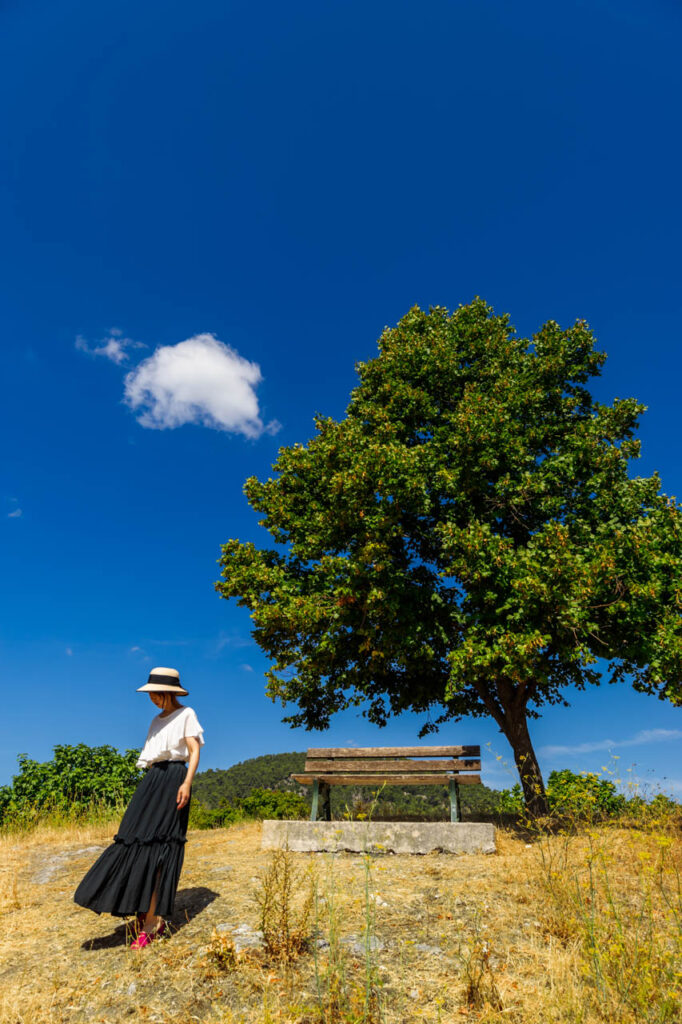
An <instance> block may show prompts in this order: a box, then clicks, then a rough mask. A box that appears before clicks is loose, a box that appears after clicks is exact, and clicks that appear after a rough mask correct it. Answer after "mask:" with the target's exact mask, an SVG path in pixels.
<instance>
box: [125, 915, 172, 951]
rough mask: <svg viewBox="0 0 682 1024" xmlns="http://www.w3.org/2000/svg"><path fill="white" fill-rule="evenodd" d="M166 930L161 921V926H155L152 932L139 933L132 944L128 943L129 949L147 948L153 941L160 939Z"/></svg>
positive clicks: (164, 923) (164, 924)
mask: <svg viewBox="0 0 682 1024" xmlns="http://www.w3.org/2000/svg"><path fill="white" fill-rule="evenodd" d="M165 930H166V922H165V921H162V922H161V924H159V925H157V926H156V928H155V929H154V931H153V932H140V934H139V935H138V936H137V938H136V939H135V941H134V942H131V943H130V948H131V949H144V948H145V946H149V945H150V944H151V943H152V942H153V941H154V939H160V938H161V936H162V935H163V933H164V932H165Z"/></svg>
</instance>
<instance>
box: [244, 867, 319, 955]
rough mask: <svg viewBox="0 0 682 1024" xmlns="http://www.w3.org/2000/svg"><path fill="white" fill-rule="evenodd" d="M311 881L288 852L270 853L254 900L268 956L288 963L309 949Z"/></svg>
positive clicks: (312, 885)
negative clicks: (268, 861)
mask: <svg viewBox="0 0 682 1024" xmlns="http://www.w3.org/2000/svg"><path fill="white" fill-rule="evenodd" d="M313 893H314V880H313V877H312V875H311V873H310V872H304V871H303V870H301V869H300V868H298V867H297V866H296V864H295V862H294V858H293V855H292V852H291V850H289V849H288V848H284V849H282V850H273V852H272V854H271V856H270V863H269V865H268V867H267V868H266V869H265V871H264V872H263V873H262V875H261V876H260V888H259V889H258V890H257V891H256V892H255V893H254V899H255V901H256V903H257V905H258V908H259V911H260V918H259V927H260V930H261V931H262V933H263V941H264V943H265V950H266V953H267V955H268V956H269V957H270V958H272V959H273V960H278V961H282V962H291V961H293V960H295V959H296V957H298V956H299V955H300V954H301V953H302V952H303V950H305V949H306V948H307V946H308V943H309V940H310V918H311V913H312V908H313V900H314V895H313Z"/></svg>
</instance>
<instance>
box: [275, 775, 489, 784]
mask: <svg viewBox="0 0 682 1024" xmlns="http://www.w3.org/2000/svg"><path fill="white" fill-rule="evenodd" d="M291 778H292V779H295V780H296V782H302V783H305V784H306V785H309V784H310V783H311V782H314V781H315V779H317V781H318V782H326V783H327V785H329V786H375V785H376V784H377V782H385V783H386V785H387V786H403V785H404V786H408V785H409V786H429V785H432V784H433V785H435V784H436V783H437V784H439V785H446V784H447V783H448V782H450V780H451V779H454V780H455V782H457V783H458V784H459V785H460V786H466V785H473V784H474V783H480V781H481V776H480V775H459V774H457V773H455V772H452V773H451V774H449V775H446V774H445V773H442V772H441V773H440V774H434V775H417V774H414V775H399V774H395V775H391V774H390V772H384V773H383V774H381V775H379V774H378V773H377V774H376V775H358V774H357V773H353V772H339V773H338V774H337V775H329V774H327V773H326V772H321V773H320V774H319V775H318V774H315V775H292V776H291Z"/></svg>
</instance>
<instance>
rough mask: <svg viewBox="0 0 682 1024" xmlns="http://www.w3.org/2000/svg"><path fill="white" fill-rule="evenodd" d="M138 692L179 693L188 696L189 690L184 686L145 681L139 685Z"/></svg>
mask: <svg viewBox="0 0 682 1024" xmlns="http://www.w3.org/2000/svg"><path fill="white" fill-rule="evenodd" d="M137 692H138V693H177V694H180V695H181V696H183V697H186V696H187V694H188V693H189V690H183V688H182V686H168V684H167V683H145V684H144V686H138V688H137Z"/></svg>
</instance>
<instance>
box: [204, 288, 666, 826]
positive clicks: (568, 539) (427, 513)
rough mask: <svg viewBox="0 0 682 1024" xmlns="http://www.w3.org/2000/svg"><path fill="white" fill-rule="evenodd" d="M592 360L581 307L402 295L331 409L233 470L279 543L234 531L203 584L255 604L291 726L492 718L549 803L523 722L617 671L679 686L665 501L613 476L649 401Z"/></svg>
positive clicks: (535, 803)
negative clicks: (301, 437)
mask: <svg viewBox="0 0 682 1024" xmlns="http://www.w3.org/2000/svg"><path fill="white" fill-rule="evenodd" d="M604 360H605V356H604V354H603V353H600V352H598V351H596V349H595V344H594V338H593V336H592V333H591V331H590V329H589V328H588V326H587V324H585V323H584V322H582V321H578V322H577V323H576V324H575V325H574V326H573V327H571V328H569V329H567V330H562V329H561V328H560V327H559V325H558V324H557V323H555V322H554V321H549V322H548V323H546V324H545V325H544V326H543V327H542V328H541V329H540V330H539V331H538V333H537V334H536V335H534V336H533V338H532V339H531V340H528V339H524V338H519V337H517V335H516V333H515V332H514V330H513V328H512V327H510V324H509V318H508V316H506V315H503V316H498V315H495V314H494V312H493V310H492V309H491V308H490V307H489V306H487V305H486V304H485V303H484V302H483V301H482V300H480V299H477V300H475V301H474V302H472V303H471V304H470V305H467V306H460V307H459V308H458V309H457V310H456V311H455V312H454V313H452V314H449V313H448V312H447V310H445V309H442V308H433V309H431V310H430V311H429V312H424V311H422V310H421V309H419V308H417V307H415V308H413V309H412V310H410V312H409V313H408V314H407V315H406V316H405V317H404V318H403V319H402V320H401V321H400V323H399V324H398V325H397V327H395V328H393V329H389V328H387V329H386V330H385V331H384V333H383V335H382V337H381V338H380V341H379V355H378V357H377V358H375V359H372V360H370V361H369V362H367V363H361V364H359V366H358V372H359V377H360V383H359V386H358V387H357V388H356V389H355V390H354V391H353V393H352V395H351V400H350V404H349V406H348V409H347V414H346V416H345V418H344V419H342V420H341V421H338V422H337V421H335V420H333V419H330V418H327V417H322V416H318V417H317V418H316V427H317V432H316V435H315V436H314V437H313V439H312V440H311V441H310V442H309V443H308V444H306V445H303V444H295V445H293V446H291V447H286V448H282V449H281V450H280V452H279V455H278V458H277V461H276V463H275V465H274V467H273V468H274V470H275V471H276V475H275V476H274V477H273V478H272V479H269V480H267V481H265V482H261V481H259V480H257V479H256V478H250V479H249V480H248V481H247V483H246V485H245V491H246V495H247V497H248V500H249V502H250V503H251V505H252V506H253V508H254V509H255V510H257V511H258V512H259V513H260V514H261V516H262V518H261V520H260V522H261V525H263V526H264V527H265V528H266V529H267V530H268V531H269V532H270V534H271V535H272V537H273V539H274V541H275V542H276V544H277V545H279V548H275V547H269V548H264V549H259V548H257V547H256V546H254V545H253V544H252V543H240V541H238V540H230V541H229V542H228V543H227V544H225V545H224V546H223V548H222V558H221V566H222V577H223V578H222V580H221V581H219V582H218V583H217V584H216V588H217V589H218V591H219V593H220V594H221V595H222V596H223V597H225V598H236V599H237V600H238V602H239V603H240V604H241V605H245V606H246V607H247V608H249V610H250V612H251V616H252V618H253V621H254V630H253V636H254V638H255V639H256V641H257V642H258V643H259V645H260V646H261V648H262V649H263V650H264V651H265V652H266V653H267V654H268V655H269V657H270V659H271V668H270V671H269V673H268V688H267V692H268V694H269V695H270V697H271V698H273V699H275V700H276V699H279V700H281V701H282V703H283V704H285V703H293V704H295V705H297V706H298V711H297V712H296V713H295V714H292V715H290V716H289V717H288V718H286V719H285V721H288V722H290V723H291V724H292V725H303V726H305V727H306V728H324V727H326V726H327V725H328V724H329V720H330V717H331V715H332V714H333V713H334V712H336V711H339V710H341V709H343V708H347V707H350V706H359V707H362V709H363V713H364V714H366V715H367V717H368V718H369V719H370V720H371V721H372V722H375V723H377V724H378V725H384V724H385V723H386V722H387V720H388V718H389V716H391V715H397V714H399V713H400V712H402V711H406V710H410V711H415V712H424V713H425V714H426V715H427V719H426V721H425V724H424V726H423V728H422V730H421V733H420V735H425V734H427V733H429V732H431V731H434V730H436V729H437V728H438V727H439V726H441V725H442V724H443V723H445V722H448V721H450V720H459V719H461V718H462V717H463V716H467V715H490V716H492V718H493V719H494V720H495V722H496V723H497V725H498V726H499V728H500V730H501V731H502V732H503V733H504V735H505V736H506V737H507V739H508V740H509V743H510V744H511V747H512V749H513V752H514V757H515V761H516V765H517V767H518V770H519V775H520V778H521V783H522V786H523V790H524V798H525V801H526V804H527V806H528V808H529V810H530V811H531V812H533V813H543V812H545V811H546V809H547V801H546V796H545V792H544V785H543V780H542V776H541V773H540V769H539V766H538V763H537V759H536V756H535V753H534V750H533V746H532V743H531V739H530V735H529V730H528V719H529V718H534V717H537V716H538V714H539V711H540V709H541V708H542V707H543V706H544V705H546V704H557V703H566V701H565V697H564V691H565V688H566V687H568V686H569V685H574V686H576V687H578V688H584V687H585V686H586V685H587V684H597V683H599V682H600V681H601V680H602V678H606V679H607V680H608V681H609V682H616V681H619V680H622V679H623V678H624V677H626V676H627V675H630V676H631V677H632V680H633V683H634V685H635V686H636V687H637V688H639V689H640V690H643V691H646V692H650V693H656V694H657V695H658V696H659V697H661V698H662V699H663V698H667V699H670V700H673V701H674V702H676V703H680V702H682V689H681V687H680V682H681V680H682V636H681V633H682V631H681V620H680V607H681V602H682V592H681V581H680V564H681V563H680V556H681V554H682V531H681V529H680V526H681V519H680V509H679V508H678V506H677V505H676V503H675V501H674V500H673V499H670V498H668V497H666V496H665V495H664V494H662V493H661V491H660V481H659V479H658V477H657V476H656V475H654V476H652V477H650V478H641V477H631V476H629V474H628V467H629V463H630V460H632V459H633V458H635V457H637V455H638V454H639V442H638V441H637V440H635V439H634V436H633V435H634V432H635V430H636V427H637V422H638V418H639V416H640V414H641V413H642V411H643V409H644V407H643V406H642V405H640V404H638V403H637V402H636V401H635V400H634V399H623V400H616V401H614V402H613V404H611V405H604V404H600V403H598V402H597V401H595V399H594V398H593V397H592V395H591V394H590V392H589V390H588V389H587V384H588V383H589V381H590V378H592V377H595V376H597V375H599V373H600V370H601V367H602V365H603V363H604ZM600 659H602V660H603V662H604V664H603V667H602V668H601V670H600V666H599V665H598V661H599V660H600Z"/></svg>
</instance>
